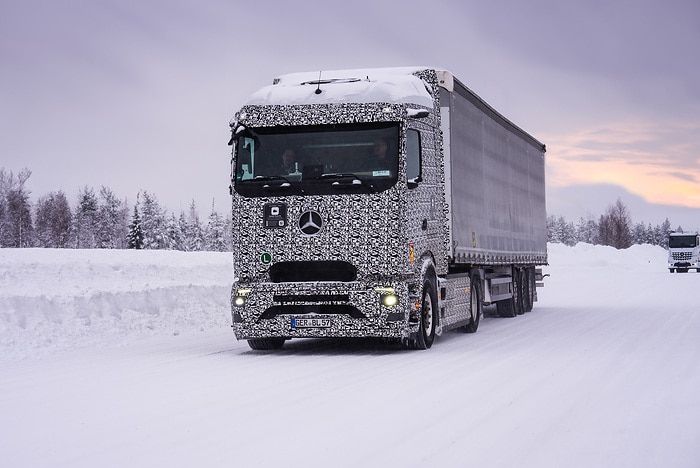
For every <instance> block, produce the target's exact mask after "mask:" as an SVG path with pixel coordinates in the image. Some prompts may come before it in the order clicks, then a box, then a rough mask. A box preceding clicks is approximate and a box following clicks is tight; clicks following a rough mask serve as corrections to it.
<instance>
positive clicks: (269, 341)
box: [248, 338, 284, 351]
mask: <svg viewBox="0 0 700 468" xmlns="http://www.w3.org/2000/svg"><path fill="white" fill-rule="evenodd" d="M248 346H250V349H254V350H256V351H272V350H275V349H280V348H281V347H282V346H284V338H256V339H253V340H248Z"/></svg>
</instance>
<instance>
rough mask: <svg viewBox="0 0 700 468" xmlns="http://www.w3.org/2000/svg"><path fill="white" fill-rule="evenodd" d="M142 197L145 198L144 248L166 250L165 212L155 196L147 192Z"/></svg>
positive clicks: (143, 210)
mask: <svg viewBox="0 0 700 468" xmlns="http://www.w3.org/2000/svg"><path fill="white" fill-rule="evenodd" d="M141 195H142V196H143V204H142V208H141V229H142V230H143V248H144V249H166V248H167V247H168V231H167V226H166V222H165V211H164V210H163V209H162V208H161V207H160V205H159V204H158V200H156V197H155V195H152V194H150V193H148V192H146V191H143V192H141Z"/></svg>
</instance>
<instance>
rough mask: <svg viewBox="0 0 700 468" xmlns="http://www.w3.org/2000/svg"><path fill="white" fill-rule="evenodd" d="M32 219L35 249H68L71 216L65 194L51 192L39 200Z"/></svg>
mask: <svg viewBox="0 0 700 468" xmlns="http://www.w3.org/2000/svg"><path fill="white" fill-rule="evenodd" d="M34 219H35V226H34V236H35V243H36V246H37V247H49V248H66V247H68V242H69V240H70V233H71V225H72V219H73V214H72V213H71V209H70V206H69V205H68V199H67V198H66V194H65V193H63V192H62V191H58V192H51V193H49V194H48V195H46V196H43V197H41V198H39V200H38V201H37V204H36V208H35V216H34Z"/></svg>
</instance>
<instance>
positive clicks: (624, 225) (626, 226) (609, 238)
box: [598, 198, 632, 249]
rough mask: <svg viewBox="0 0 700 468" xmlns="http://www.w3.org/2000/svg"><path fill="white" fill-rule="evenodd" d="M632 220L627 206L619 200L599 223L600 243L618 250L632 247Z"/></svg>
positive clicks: (602, 216)
mask: <svg viewBox="0 0 700 468" xmlns="http://www.w3.org/2000/svg"><path fill="white" fill-rule="evenodd" d="M631 226H632V220H631V218H630V215H629V211H628V210H627V206H625V204H624V203H622V200H621V199H619V198H618V199H617V202H615V204H614V205H610V206H609V207H608V209H607V210H606V212H605V214H604V215H601V217H600V222H599V223H598V228H599V230H598V232H599V235H600V243H601V244H603V245H609V246H612V247H615V248H616V249H626V248H628V247H629V246H631V245H632V228H631Z"/></svg>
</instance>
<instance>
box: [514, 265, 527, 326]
mask: <svg viewBox="0 0 700 468" xmlns="http://www.w3.org/2000/svg"><path fill="white" fill-rule="evenodd" d="M513 279H514V280H515V284H513V292H514V294H515V295H514V297H513V301H514V305H515V313H516V314H518V315H523V314H524V313H525V303H524V296H525V270H523V269H520V268H517V269H516V268H514V269H513Z"/></svg>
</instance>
